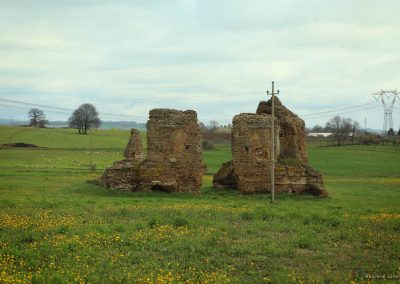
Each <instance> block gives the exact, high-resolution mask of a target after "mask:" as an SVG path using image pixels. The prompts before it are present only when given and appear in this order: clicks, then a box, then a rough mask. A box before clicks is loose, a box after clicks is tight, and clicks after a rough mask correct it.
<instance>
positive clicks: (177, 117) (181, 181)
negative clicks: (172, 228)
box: [102, 109, 206, 193]
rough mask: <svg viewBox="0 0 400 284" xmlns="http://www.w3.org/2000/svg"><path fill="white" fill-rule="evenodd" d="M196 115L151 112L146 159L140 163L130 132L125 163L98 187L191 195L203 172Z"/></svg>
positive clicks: (138, 148)
mask: <svg viewBox="0 0 400 284" xmlns="http://www.w3.org/2000/svg"><path fill="white" fill-rule="evenodd" d="M202 143H203V140H202V136H201V133H200V126H199V124H198V121H197V113H196V112H195V111H193V110H187V111H178V110H171V109H153V110H151V111H150V115H149V120H148V122H147V157H146V159H145V160H143V149H142V143H141V140H140V133H139V132H138V131H137V130H132V132H131V138H130V139H129V142H128V145H127V148H126V149H125V152H124V156H125V158H126V159H125V160H123V161H120V162H116V163H114V165H113V166H112V167H110V168H108V169H107V170H106V171H105V173H104V174H103V177H102V184H103V185H104V186H107V187H112V188H116V189H125V190H130V191H165V192H194V193H197V192H199V191H200V189H201V184H202V176H203V174H204V172H205V171H206V166H205V165H204V163H203V158H202V155H203V148H202Z"/></svg>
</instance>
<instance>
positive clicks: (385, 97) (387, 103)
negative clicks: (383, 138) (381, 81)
mask: <svg viewBox="0 0 400 284" xmlns="http://www.w3.org/2000/svg"><path fill="white" fill-rule="evenodd" d="M399 95H400V93H399V92H398V91H397V90H392V91H383V90H381V91H380V92H377V93H375V94H373V97H374V99H375V100H376V101H378V102H381V103H382V105H383V114H384V117H383V133H384V134H387V133H388V131H389V129H391V128H392V129H393V116H392V113H393V106H394V103H395V102H396V98H397V97H398V96H399Z"/></svg>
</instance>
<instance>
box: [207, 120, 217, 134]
mask: <svg viewBox="0 0 400 284" xmlns="http://www.w3.org/2000/svg"><path fill="white" fill-rule="evenodd" d="M209 127H210V131H211V132H215V131H216V130H217V129H218V127H219V122H218V121H216V120H211V121H210V124H209Z"/></svg>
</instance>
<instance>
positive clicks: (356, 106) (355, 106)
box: [299, 102, 374, 117]
mask: <svg viewBox="0 0 400 284" xmlns="http://www.w3.org/2000/svg"><path fill="white" fill-rule="evenodd" d="M372 103H374V102H368V103H365V104H361V105H352V106H347V107H344V108H340V109H333V110H327V111H321V112H314V113H307V114H302V115H299V116H300V117H309V116H318V115H320V114H327V113H335V112H340V111H342V110H348V109H357V108H360V107H364V106H367V105H371V104H372Z"/></svg>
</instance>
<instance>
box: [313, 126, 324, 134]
mask: <svg viewBox="0 0 400 284" xmlns="http://www.w3.org/2000/svg"><path fill="white" fill-rule="evenodd" d="M311 131H312V132H316V133H322V132H324V131H325V129H324V128H323V127H322V126H321V125H319V124H316V125H314V127H313V128H312V129H311Z"/></svg>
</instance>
